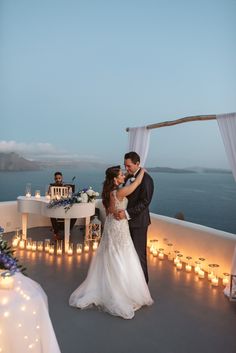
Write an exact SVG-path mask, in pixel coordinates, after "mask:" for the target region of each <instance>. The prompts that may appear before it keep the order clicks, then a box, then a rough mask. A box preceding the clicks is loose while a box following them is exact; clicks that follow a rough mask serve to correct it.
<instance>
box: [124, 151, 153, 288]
mask: <svg viewBox="0 0 236 353" xmlns="http://www.w3.org/2000/svg"><path fill="white" fill-rule="evenodd" d="M124 165H125V169H126V170H127V172H128V173H129V175H128V177H127V180H126V185H128V184H130V183H132V181H133V180H134V178H136V176H137V175H138V174H139V171H140V157H139V155H138V154H137V153H136V152H129V153H126V154H125V157H124ZM153 190H154V185H153V180H152V178H151V177H150V175H149V174H147V173H145V174H144V177H143V180H142V182H141V184H140V185H139V186H138V187H137V189H136V190H135V191H134V192H133V193H132V194H130V195H129V196H128V206H127V209H126V211H119V213H118V215H117V217H118V218H119V219H123V218H127V219H128V221H129V229H130V234H131V238H132V240H133V243H134V247H135V250H136V252H137V254H138V257H139V259H140V262H141V266H142V269H143V272H144V276H145V279H146V282H147V283H148V270H147V251H146V247H147V230H148V226H149V224H150V223H151V221H150V215H149V209H148V206H149V204H150V202H151V200H152V195H153Z"/></svg>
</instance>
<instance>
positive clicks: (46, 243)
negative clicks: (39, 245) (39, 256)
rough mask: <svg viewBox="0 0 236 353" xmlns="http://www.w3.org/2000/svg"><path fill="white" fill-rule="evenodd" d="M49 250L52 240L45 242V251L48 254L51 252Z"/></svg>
mask: <svg viewBox="0 0 236 353" xmlns="http://www.w3.org/2000/svg"><path fill="white" fill-rule="evenodd" d="M49 249H50V239H45V240H44V250H45V251H46V252H49Z"/></svg>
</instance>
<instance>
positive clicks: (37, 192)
mask: <svg viewBox="0 0 236 353" xmlns="http://www.w3.org/2000/svg"><path fill="white" fill-rule="evenodd" d="M34 196H35V198H36V199H39V198H40V190H36V191H35V195H34Z"/></svg>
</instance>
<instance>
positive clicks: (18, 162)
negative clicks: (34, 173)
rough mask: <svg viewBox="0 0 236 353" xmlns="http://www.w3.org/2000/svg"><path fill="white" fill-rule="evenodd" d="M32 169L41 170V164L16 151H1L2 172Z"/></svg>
mask: <svg viewBox="0 0 236 353" xmlns="http://www.w3.org/2000/svg"><path fill="white" fill-rule="evenodd" d="M30 170H40V165H39V164H38V163H37V162H35V161H29V160H28V159H25V158H23V157H21V156H19V155H18V154H17V153H15V152H10V153H1V152H0V171H1V172H21V171H30Z"/></svg>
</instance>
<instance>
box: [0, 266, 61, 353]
mask: <svg viewBox="0 0 236 353" xmlns="http://www.w3.org/2000/svg"><path fill="white" fill-rule="evenodd" d="M13 279H14V288H13V289H1V288H0V352H2V353H23V352H24V353H26V352H34V353H60V348H59V346H58V342H57V339H56V336H55V333H54V329H53V326H52V323H51V320H50V317H49V314H48V303H47V296H46V294H45V292H44V291H43V289H42V288H41V286H40V285H39V284H38V283H37V282H35V281H33V280H31V279H30V278H28V277H25V276H24V275H22V274H21V273H16V274H15V275H14V276H13Z"/></svg>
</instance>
